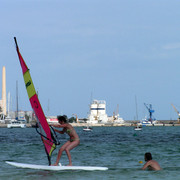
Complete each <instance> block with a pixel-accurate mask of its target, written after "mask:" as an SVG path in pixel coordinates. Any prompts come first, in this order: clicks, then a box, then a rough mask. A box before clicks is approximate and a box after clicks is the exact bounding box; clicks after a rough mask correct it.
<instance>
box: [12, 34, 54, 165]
mask: <svg viewBox="0 0 180 180" xmlns="http://www.w3.org/2000/svg"><path fill="white" fill-rule="evenodd" d="M14 40H15V43H16V50H17V54H18V57H19V61H20V64H21V68H22V72H23V77H24V82H25V86H26V90H27V93H28V96H29V100H30V103H31V106H32V108H33V110H34V112H35V114H36V117H37V119H38V121H39V122H38V123H39V124H40V126H41V127H42V130H41V132H42V131H43V133H44V135H41V139H42V141H43V143H44V146H45V151H46V153H47V156H48V160H49V165H50V164H51V154H52V152H53V150H54V149H55V148H56V145H55V142H54V137H53V134H52V132H51V129H50V127H49V125H48V123H47V120H46V117H45V115H44V112H43V109H42V107H41V104H40V102H39V99H38V96H37V94H36V90H35V88H34V85H33V82H32V79H31V76H30V73H29V69H28V67H27V65H26V63H25V61H24V59H23V58H22V56H21V54H20V52H19V48H18V45H17V41H16V38H15V37H14Z"/></svg>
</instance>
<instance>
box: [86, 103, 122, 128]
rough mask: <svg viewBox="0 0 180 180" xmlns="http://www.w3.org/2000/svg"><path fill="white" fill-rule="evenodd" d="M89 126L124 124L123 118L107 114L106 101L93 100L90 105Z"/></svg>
mask: <svg viewBox="0 0 180 180" xmlns="http://www.w3.org/2000/svg"><path fill="white" fill-rule="evenodd" d="M87 123H88V124H105V125H108V124H121V125H122V124H124V120H123V118H120V117H119V114H118V113H116V114H114V115H113V116H109V117H108V115H107V114H106V101H105V100H93V101H92V103H91V105H90V112H89V115H88V120H87Z"/></svg>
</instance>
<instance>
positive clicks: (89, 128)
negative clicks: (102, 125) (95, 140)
mask: <svg viewBox="0 0 180 180" xmlns="http://www.w3.org/2000/svg"><path fill="white" fill-rule="evenodd" d="M92 130H93V129H92V128H91V127H89V124H88V125H87V126H86V127H85V128H83V131H88V132H90V131H92Z"/></svg>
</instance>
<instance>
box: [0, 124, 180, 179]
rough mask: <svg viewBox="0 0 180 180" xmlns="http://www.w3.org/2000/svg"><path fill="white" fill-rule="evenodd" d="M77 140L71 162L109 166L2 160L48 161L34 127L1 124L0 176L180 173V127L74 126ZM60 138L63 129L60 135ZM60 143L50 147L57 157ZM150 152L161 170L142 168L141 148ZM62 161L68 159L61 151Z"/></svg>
mask: <svg viewBox="0 0 180 180" xmlns="http://www.w3.org/2000/svg"><path fill="white" fill-rule="evenodd" d="M76 130H77V132H78V134H79V136H80V139H81V144H80V145H79V146H78V147H76V148H75V149H74V150H72V151H71V155H72V160H73V165H81V166H104V167H108V168H109V170H108V171H61V172H54V171H42V170H31V169H21V168H16V167H13V166H10V165H8V164H6V163H5V162H4V161H6V160H10V161H16V162H22V163H33V164H43V165H47V164H48V161H47V158H46V154H45V151H44V147H43V145H42V143H41V139H40V137H39V135H38V134H37V133H36V130H35V129H33V128H26V129H7V128H1V129H0V151H1V153H0V161H1V168H0V179H13V180H14V179H17V180H19V179H29V180H30V179H33V180H36V179H43V180H50V179H51V180H52V179H66V180H84V179H87V180H88V179H89V180H92V179H93V180H94V179H97V180H99V179H101V180H106V179H108V180H109V179H111V180H114V179H117V180H119V179H122V180H126V179H138V180H141V179H143V180H144V179H147V180H148V179H164V180H166V179H167V180H169V179H177V180H179V179H180V173H179V172H180V127H144V128H143V130H142V131H134V129H133V127H94V128H93V132H83V128H82V127H77V128H76ZM58 137H59V138H60V140H61V143H62V144H63V143H64V142H65V141H66V140H67V139H68V137H67V135H59V136H58ZM58 149H59V147H58V148H57V149H56V150H55V151H54V153H53V156H52V163H53V162H55V160H56V156H57V152H58ZM145 152H151V153H152V156H153V159H155V160H157V161H158V162H159V164H160V166H161V167H162V168H163V170H162V171H148V170H146V171H142V170H140V168H141V167H142V166H143V164H139V161H143V163H144V153H145ZM61 163H62V164H63V165H66V164H68V159H67V156H66V154H65V153H64V154H63V156H62V159H61Z"/></svg>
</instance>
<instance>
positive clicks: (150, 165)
mask: <svg viewBox="0 0 180 180" xmlns="http://www.w3.org/2000/svg"><path fill="white" fill-rule="evenodd" d="M144 159H145V161H146V163H145V164H144V166H143V167H142V168H141V169H142V170H145V169H146V168H148V169H149V170H155V171H158V170H161V167H160V165H159V164H158V162H157V161H155V160H152V155H151V153H149V152H148V153H145V155H144Z"/></svg>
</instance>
